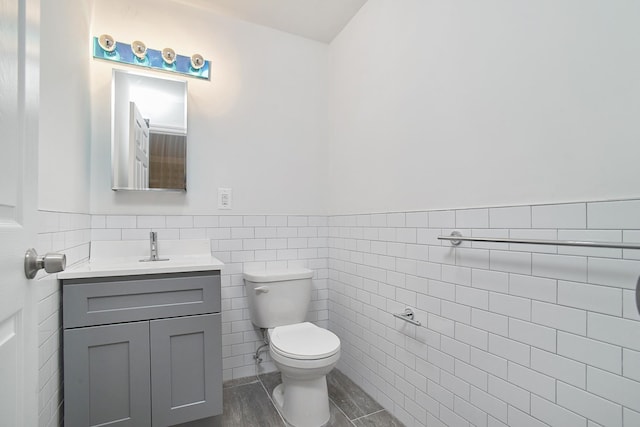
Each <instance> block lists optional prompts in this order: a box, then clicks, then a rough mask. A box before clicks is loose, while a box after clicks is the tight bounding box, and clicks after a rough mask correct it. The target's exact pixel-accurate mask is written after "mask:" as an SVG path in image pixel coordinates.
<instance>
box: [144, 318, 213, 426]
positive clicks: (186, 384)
mask: <svg viewBox="0 0 640 427" xmlns="http://www.w3.org/2000/svg"><path fill="white" fill-rule="evenodd" d="M220 328H221V323H220V314H205V315H200V316H190V317H177V318H173V319H162V320H152V321H151V327H150V332H151V385H152V387H153V396H152V408H153V409H152V411H153V412H152V420H153V426H154V427H160V426H171V425H174V424H179V423H184V422H187V421H193V420H197V419H200V418H205V417H211V416H213V415H219V414H221V413H222V342H221V329H220Z"/></svg>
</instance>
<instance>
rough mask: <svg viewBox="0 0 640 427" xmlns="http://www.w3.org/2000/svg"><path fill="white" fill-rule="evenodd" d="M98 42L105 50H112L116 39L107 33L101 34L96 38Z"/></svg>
mask: <svg viewBox="0 0 640 427" xmlns="http://www.w3.org/2000/svg"><path fill="white" fill-rule="evenodd" d="M98 44H100V47H101V48H102V49H104V50H105V51H106V52H109V53H111V52H113V51H114V50H116V41H115V40H114V39H113V37H111V36H110V35H109V34H103V35H101V36H100V37H99V38H98Z"/></svg>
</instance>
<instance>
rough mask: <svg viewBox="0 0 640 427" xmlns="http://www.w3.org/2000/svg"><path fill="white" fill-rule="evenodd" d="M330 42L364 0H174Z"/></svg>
mask: <svg viewBox="0 0 640 427" xmlns="http://www.w3.org/2000/svg"><path fill="white" fill-rule="evenodd" d="M174 1H175V2H177V3H183V4H187V5H190V6H194V7H198V8H200V9H206V10H211V11H214V12H217V13H221V14H224V15H228V16H232V17H235V18H238V19H242V20H244V21H249V22H252V23H254V24H258V25H264V26H266V27H271V28H275V29H277V30H281V31H285V32H287V33H291V34H296V35H299V36H302V37H306V38H309V39H313V40H317V41H319V42H323V43H330V42H331V41H332V40H333V39H334V37H335V36H337V35H338V33H340V31H342V29H343V28H344V26H345V25H346V24H347V23H348V22H349V20H351V18H352V17H353V16H354V15H355V14H356V13H357V12H358V10H360V8H361V7H362V5H363V4H365V3H366V1H367V0H174Z"/></svg>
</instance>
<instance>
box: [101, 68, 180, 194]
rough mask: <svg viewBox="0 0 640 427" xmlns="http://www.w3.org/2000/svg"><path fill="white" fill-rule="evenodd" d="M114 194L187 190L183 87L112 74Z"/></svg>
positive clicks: (118, 72) (172, 81)
mask: <svg viewBox="0 0 640 427" xmlns="http://www.w3.org/2000/svg"><path fill="white" fill-rule="evenodd" d="M111 162H112V164H111V167H112V189H113V190H161V189H164V190H182V191H186V189H187V174H186V167H187V82H185V81H181V80H175V79H167V78H158V77H151V76H147V75H143V74H137V73H132V72H128V71H122V70H113V78H112V86H111Z"/></svg>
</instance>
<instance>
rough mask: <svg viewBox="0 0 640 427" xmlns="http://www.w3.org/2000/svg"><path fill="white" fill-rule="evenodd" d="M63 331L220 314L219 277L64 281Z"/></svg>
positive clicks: (187, 276)
mask: <svg viewBox="0 0 640 427" xmlns="http://www.w3.org/2000/svg"><path fill="white" fill-rule="evenodd" d="M62 293H63V304H64V305H63V307H64V309H63V325H64V328H75V327H80V326H91V325H105V324H111V323H120V322H130V321H135V320H146V319H157V318H166V317H177V316H185V315H193V314H204V313H216V312H220V275H219V273H216V274H207V275H203V274H200V275H190V274H189V275H163V276H140V277H136V278H131V277H126V278H125V277H118V278H111V279H110V280H109V279H93V280H91V281H78V280H74V281H64V282H63V287H62Z"/></svg>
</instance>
